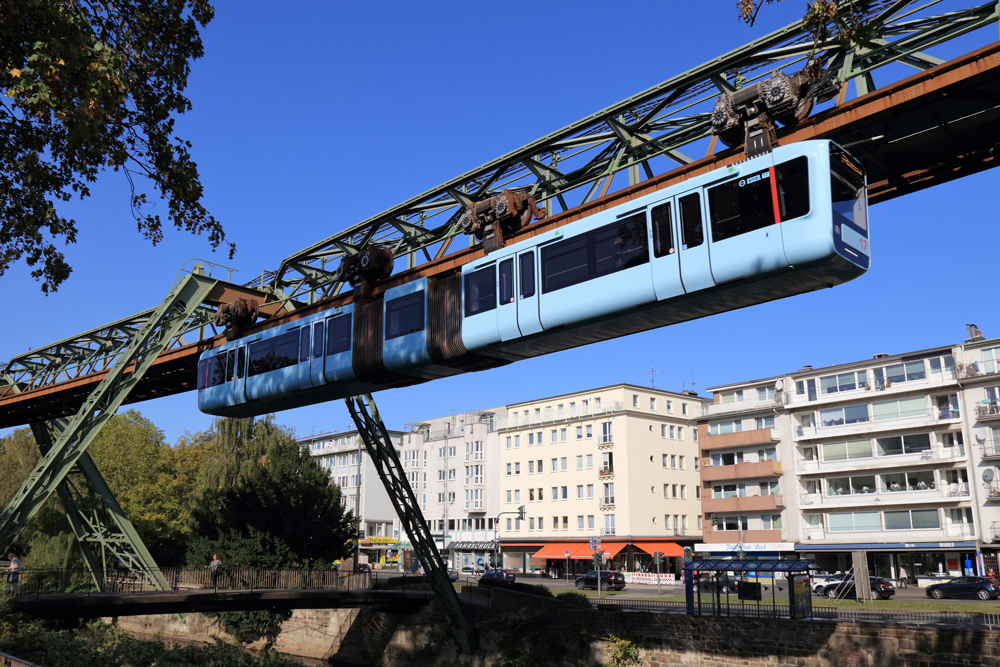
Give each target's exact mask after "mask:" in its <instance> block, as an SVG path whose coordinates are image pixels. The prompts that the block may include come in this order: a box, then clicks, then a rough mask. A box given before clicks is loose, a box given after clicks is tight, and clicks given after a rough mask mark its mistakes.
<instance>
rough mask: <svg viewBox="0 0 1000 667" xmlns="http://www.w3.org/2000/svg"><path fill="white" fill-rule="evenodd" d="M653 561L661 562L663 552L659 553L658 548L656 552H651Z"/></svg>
mask: <svg viewBox="0 0 1000 667" xmlns="http://www.w3.org/2000/svg"><path fill="white" fill-rule="evenodd" d="M653 562H654V563H656V564H657V565H659V564H660V563H662V562H663V554H662V553H660V550H659V549H657V550H656V552H655V553H654V554H653Z"/></svg>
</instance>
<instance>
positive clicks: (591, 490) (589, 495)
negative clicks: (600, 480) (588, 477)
mask: <svg viewBox="0 0 1000 667" xmlns="http://www.w3.org/2000/svg"><path fill="white" fill-rule="evenodd" d="M593 497H594V485H593V484H588V485H587V498H590V499H593Z"/></svg>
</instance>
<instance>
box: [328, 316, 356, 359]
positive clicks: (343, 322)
mask: <svg viewBox="0 0 1000 667" xmlns="http://www.w3.org/2000/svg"><path fill="white" fill-rule="evenodd" d="M349 349H351V316H350V314H347V315H341V316H340V317H331V318H330V319H329V320H327V327H326V353H327V354H328V355H330V354H340V353H341V352H347V351H348V350H349Z"/></svg>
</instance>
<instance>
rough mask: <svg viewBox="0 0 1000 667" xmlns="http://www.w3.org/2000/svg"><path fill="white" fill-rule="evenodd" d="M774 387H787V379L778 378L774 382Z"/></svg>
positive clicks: (778, 388) (780, 388) (779, 388)
mask: <svg viewBox="0 0 1000 667" xmlns="http://www.w3.org/2000/svg"><path fill="white" fill-rule="evenodd" d="M774 388H775V389H776V390H778V391H781V390H782V389H784V388H785V381H784V380H778V381H777V382H775V383H774Z"/></svg>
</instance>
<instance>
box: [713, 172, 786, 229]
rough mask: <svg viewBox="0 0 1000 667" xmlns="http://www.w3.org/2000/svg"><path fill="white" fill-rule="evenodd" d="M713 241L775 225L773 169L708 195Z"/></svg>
mask: <svg viewBox="0 0 1000 667" xmlns="http://www.w3.org/2000/svg"><path fill="white" fill-rule="evenodd" d="M708 214H709V219H710V220H711V222H712V241H713V242H715V243H718V242H719V241H723V240H725V239H729V238H732V237H734V236H739V235H740V234H746V233H748V232H752V231H754V230H757V229H763V228H764V227H767V226H768V225H773V224H774V223H775V220H774V199H773V197H772V196H771V172H770V170H769V169H765V170H764V171H759V172H757V173H755V174H749V175H747V176H746V177H745V178H740V179H736V180H732V181H729V182H728V183H723V184H722V185H719V186H716V187H714V188H712V189H710V190H709V191H708Z"/></svg>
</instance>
